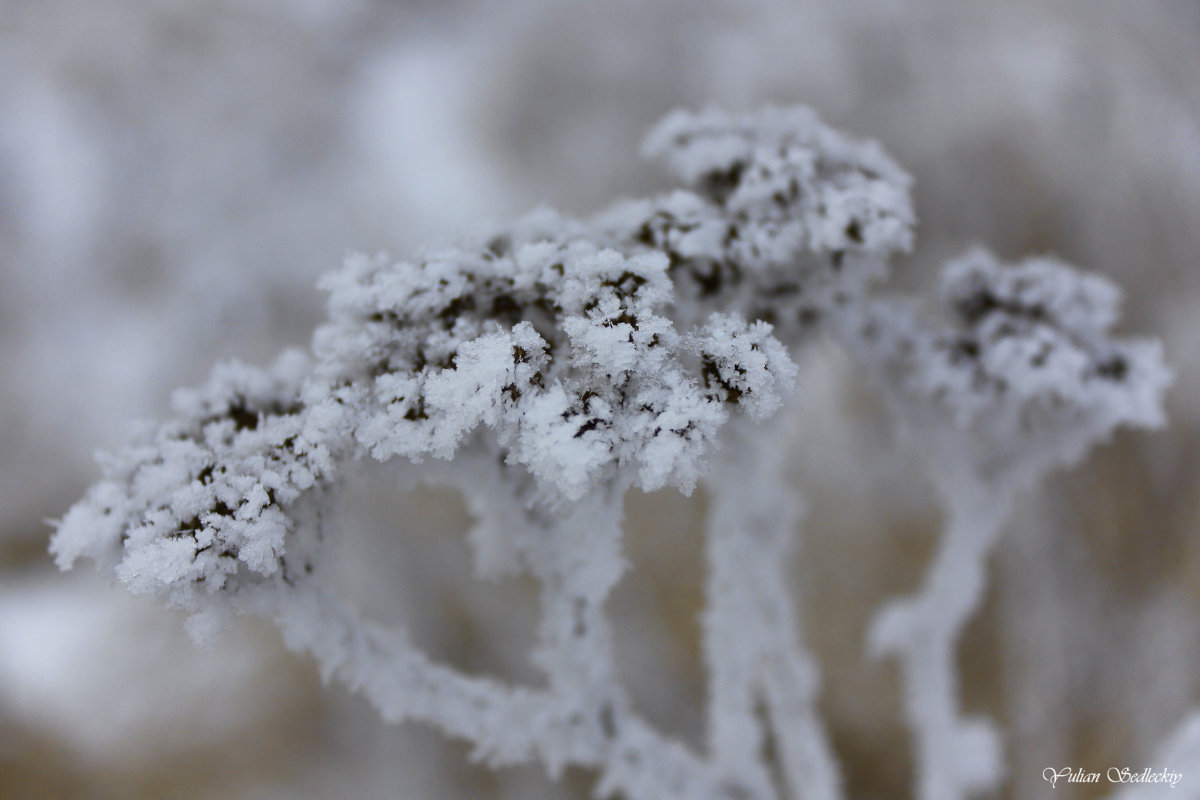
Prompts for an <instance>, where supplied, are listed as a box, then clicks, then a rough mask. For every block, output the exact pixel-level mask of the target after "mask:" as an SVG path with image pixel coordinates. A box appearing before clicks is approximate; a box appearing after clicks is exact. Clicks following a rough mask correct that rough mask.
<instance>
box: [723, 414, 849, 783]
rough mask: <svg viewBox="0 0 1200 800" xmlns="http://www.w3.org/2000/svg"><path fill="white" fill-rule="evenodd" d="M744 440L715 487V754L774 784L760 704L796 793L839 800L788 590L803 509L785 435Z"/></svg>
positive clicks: (734, 445)
mask: <svg viewBox="0 0 1200 800" xmlns="http://www.w3.org/2000/svg"><path fill="white" fill-rule="evenodd" d="M736 434H737V440H736V441H731V442H727V443H726V447H725V449H724V450H723V451H722V453H721V455H720V456H719V457H718V459H717V461H716V463H715V464H714V468H713V470H712V474H711V477H710V478H709V480H708V491H709V494H710V496H711V507H710V509H709V516H708V544H707V549H706V552H707V558H708V607H707V610H706V613H705V617H704V649H705V657H706V661H707V664H708V669H709V715H708V727H709V731H708V733H709V746H710V748H711V749H712V753H713V757H714V759H715V760H716V762H717V764H718V765H723V766H725V767H726V768H728V769H730V770H733V771H740V772H739V775H738V777H739V778H741V779H743V780H746V781H748V782H749V783H750V784H751V785H755V786H757V785H761V784H762V783H763V782H768V783H769V778H768V776H767V771H766V767H765V765H764V763H763V757H762V747H763V738H762V735H761V730H760V727H759V726H760V722H759V718H758V714H757V713H756V708H757V704H758V703H760V702H761V703H762V705H763V706H764V707H765V710H766V716H767V721H768V722H769V724H770V729H771V733H772V736H773V739H774V744H775V750H776V753H777V757H778V760H779V764H780V767H781V769H782V772H783V777H784V780H785V782H786V784H787V787H786V788H787V790H788V793H789V795H790V796H792V797H797V798H803V800H832V799H833V798H836V797H839V796H841V779H840V775H839V773H838V770H837V766H836V760H835V758H834V755H833V752H832V749H831V747H830V745H829V742H828V737H827V735H826V733H825V730H824V726H823V725H822V724H821V721H820V718H819V716H818V713H817V708H816V697H817V692H818V688H819V673H818V668H817V665H816V663H815V661H814V659H813V658H812V656H811V655H810V654H809V653H808V651H807V649H806V648H805V647H804V645H803V643H802V640H801V636H800V625H799V620H798V619H797V615H796V613H795V610H794V608H793V605H792V595H791V593H790V592H788V591H787V587H788V585H789V584H790V583H791V582H792V568H793V560H794V559H793V557H794V555H795V544H796V532H797V527H798V525H799V521H800V516H801V506H800V502H799V501H798V499H797V497H796V489H795V487H794V486H792V485H791V484H790V483H789V482H788V481H787V479H786V476H785V474H784V471H785V470H784V468H785V459H786V453H785V448H781V447H779V443H778V441H777V440H776V439H777V436H778V432H777V431H771V430H769V429H751V428H749V426H748V425H743V426H740V427H739V429H738V430H737V431H736ZM747 765H751V766H752V767H753V770H752V771H750V772H746V771H745V770H746V768H747Z"/></svg>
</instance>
